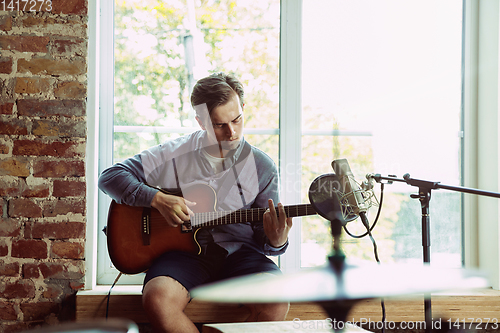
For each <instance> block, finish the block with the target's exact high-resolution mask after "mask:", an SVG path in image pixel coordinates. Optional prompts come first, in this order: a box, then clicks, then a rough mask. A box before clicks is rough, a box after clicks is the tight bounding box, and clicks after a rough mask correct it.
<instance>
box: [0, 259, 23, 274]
mask: <svg viewBox="0 0 500 333" xmlns="http://www.w3.org/2000/svg"><path fill="white" fill-rule="evenodd" d="M19 268H20V267H19V263H18V262H5V261H4V260H0V276H14V277H16V276H19Z"/></svg>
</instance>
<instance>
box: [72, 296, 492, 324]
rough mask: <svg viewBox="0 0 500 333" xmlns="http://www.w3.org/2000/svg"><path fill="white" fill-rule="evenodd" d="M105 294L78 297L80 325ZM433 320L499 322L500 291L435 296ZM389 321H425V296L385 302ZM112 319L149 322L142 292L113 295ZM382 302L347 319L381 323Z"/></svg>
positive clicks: (293, 310)
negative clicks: (494, 319)
mask: <svg viewBox="0 0 500 333" xmlns="http://www.w3.org/2000/svg"><path fill="white" fill-rule="evenodd" d="M106 297H107V295H106V294H103V293H96V292H89V291H80V292H78V294H77V297H76V319H77V321H79V322H82V321H88V320H92V319H95V318H104V317H105V316H106ZM431 302H432V314H433V318H434V319H437V318H442V319H443V320H445V321H446V320H451V321H456V320H457V319H458V320H460V321H462V320H463V321H465V322H471V321H475V320H478V319H481V318H496V319H498V321H499V322H500V292H499V291H494V290H480V291H475V292H474V293H469V294H460V295H459V294H456V295H433V296H432V300H431ZM385 307H386V321H392V322H403V321H405V322H410V321H413V322H416V321H423V320H424V305H423V296H421V297H413V298H411V299H408V298H405V299H390V300H386V301H385ZM185 312H186V314H187V315H188V316H189V317H190V319H191V320H192V321H193V322H195V323H227V322H241V321H244V320H245V318H246V317H247V316H248V311H247V309H246V308H245V307H243V306H240V305H237V304H215V303H207V302H202V301H196V300H193V301H191V303H190V304H189V305H188V307H187V308H186V311H185ZM109 317H111V318H127V319H130V320H133V321H134V322H136V323H147V318H146V316H145V313H144V310H143V309H142V304H141V295H140V293H137V292H136V293H129V294H127V293H120V294H117V295H114V294H112V295H111V297H110V300H109ZM326 318H329V316H328V315H327V314H326V313H325V311H324V310H323V308H322V307H321V305H319V304H316V303H312V302H310V303H309V302H306V303H292V304H291V305H290V311H289V313H288V316H287V318H286V320H294V319H296V320H324V319H326ZM381 319H382V309H381V303H380V299H367V300H360V301H358V302H356V303H355V305H354V306H353V308H352V310H351V311H350V313H349V315H348V318H347V320H348V321H354V322H359V321H360V320H371V321H380V320H381Z"/></svg>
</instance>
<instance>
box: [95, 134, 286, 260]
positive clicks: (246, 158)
mask: <svg viewBox="0 0 500 333" xmlns="http://www.w3.org/2000/svg"><path fill="white" fill-rule="evenodd" d="M207 142H208V140H207V137H206V132H205V131H202V130H200V131H197V132H194V133H191V134H188V135H185V136H182V137H180V138H177V139H174V140H170V141H167V142H165V143H163V144H161V145H158V146H155V147H152V148H150V149H147V150H145V151H143V152H141V153H140V154H137V155H135V156H134V157H131V158H129V159H126V160H125V161H123V162H120V163H117V164H115V165H113V166H111V167H110V168H108V169H106V170H104V171H103V173H102V174H101V176H100V177H99V188H100V189H101V190H102V191H103V192H104V193H106V194H108V195H109V196H110V197H111V198H112V199H113V200H115V201H116V202H118V203H121V204H126V205H130V206H142V207H151V202H152V200H153V197H154V196H155V195H156V193H157V192H158V191H159V190H158V189H157V188H155V187H159V188H162V189H169V190H175V189H176V190H179V189H180V190H182V189H183V188H186V187H187V186H192V185H193V184H197V183H200V184H206V185H209V186H211V187H212V188H213V189H214V190H215V192H216V193H217V205H216V210H217V211H235V210H239V209H250V208H266V207H268V203H267V201H268V199H273V201H274V202H275V203H278V202H279V193H278V188H279V184H278V172H277V168H276V164H275V163H274V162H273V160H272V159H271V158H270V157H269V156H268V155H266V154H265V153H264V152H262V151H261V150H259V149H257V148H256V147H254V146H252V145H250V144H249V143H247V142H246V141H245V140H244V139H242V141H241V143H240V145H239V147H238V148H237V149H236V151H234V152H232V153H231V154H230V155H229V156H228V157H227V158H226V159H225V160H224V168H223V171H222V172H219V173H216V172H215V171H214V169H213V167H212V166H211V164H210V162H209V161H208V160H207V158H206V157H205V154H203V153H202V149H205V148H206V143H207ZM187 199H188V198H187ZM198 235H199V237H198V238H197V239H198V241H199V242H200V245H202V246H206V245H207V244H208V243H209V242H211V241H212V240H213V242H215V243H216V244H218V245H219V246H221V247H223V248H224V249H226V250H227V251H228V253H229V254H231V253H233V252H234V251H236V250H238V249H239V248H240V247H241V246H243V245H245V246H248V247H251V248H254V249H255V250H257V251H259V252H261V253H264V254H266V255H280V254H283V253H284V252H285V250H286V248H287V247H288V241H287V242H286V244H285V245H283V246H282V247H280V248H274V247H272V246H270V245H269V240H268V238H267V236H266V235H265V233H264V228H263V223H262V221H256V222H245V221H244V222H242V223H237V224H228V225H223V226H216V227H213V228H203V229H202V230H200V232H198Z"/></svg>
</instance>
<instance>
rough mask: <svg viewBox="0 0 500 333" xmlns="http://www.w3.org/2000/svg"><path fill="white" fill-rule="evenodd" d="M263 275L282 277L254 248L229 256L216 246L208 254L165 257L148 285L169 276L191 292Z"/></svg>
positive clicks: (157, 263)
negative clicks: (210, 284) (197, 288)
mask: <svg viewBox="0 0 500 333" xmlns="http://www.w3.org/2000/svg"><path fill="white" fill-rule="evenodd" d="M262 272H268V273H273V274H281V271H280V269H279V268H278V266H277V265H276V264H275V263H274V262H273V261H272V260H271V259H269V258H268V257H266V256H265V255H264V254H262V253H258V252H257V251H255V250H253V249H249V248H246V247H243V248H241V249H239V250H238V251H236V252H235V253H233V254H231V255H229V256H227V257H226V253H225V251H224V250H222V249H220V248H219V247H218V246H216V248H215V249H212V251H207V254H205V255H196V254H192V253H188V252H181V251H172V252H167V253H165V254H163V255H162V256H160V257H159V258H158V259H157V260H156V261H155V262H154V263H153V265H151V267H150V268H149V270H148V271H147V272H146V277H145V278H144V285H146V283H147V282H148V281H149V280H151V279H152V278H155V277H157V276H169V277H171V278H173V279H175V280H177V281H178V282H180V283H181V284H182V285H183V286H184V287H185V288H186V289H187V290H188V291H189V290H191V289H192V288H194V287H196V286H199V285H201V284H204V283H209V282H214V281H219V280H223V279H228V278H233V277H238V276H243V275H247V274H254V273H262Z"/></svg>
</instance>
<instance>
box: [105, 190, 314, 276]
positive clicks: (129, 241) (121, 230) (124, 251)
mask: <svg viewBox="0 0 500 333" xmlns="http://www.w3.org/2000/svg"><path fill="white" fill-rule="evenodd" d="M171 194H176V195H179V194H180V193H171ZM182 196H183V197H184V198H185V199H187V200H189V201H193V202H196V205H195V206H193V208H192V210H193V212H194V213H195V214H194V216H192V218H191V220H190V221H189V222H187V223H184V224H183V225H181V226H179V227H176V228H174V227H171V226H169V225H168V224H167V222H166V220H165V218H164V217H163V216H162V215H161V214H160V212H159V211H158V210H156V209H154V208H144V207H133V206H128V205H124V204H118V203H116V202H115V201H112V202H111V205H110V207H109V214H108V224H107V227H106V235H107V242H108V251H109V256H110V258H111V261H112V263H113V265H114V266H115V267H116V268H117V269H118V270H119V271H121V272H122V273H125V274H137V273H141V272H144V271H145V270H147V269H148V268H149V267H150V266H151V264H152V262H153V261H154V260H155V259H156V258H158V257H159V256H160V255H162V254H163V253H165V252H167V251H173V250H180V251H187V252H192V253H198V254H199V253H201V247H200V246H199V244H198V242H197V241H196V233H197V232H198V230H200V228H211V227H214V226H221V225H227V224H235V223H242V222H256V221H261V220H262V216H263V215H264V212H265V211H266V208H252V209H241V210H235V211H215V207H216V203H217V196H216V193H215V191H214V189H213V188H212V187H210V186H209V185H205V184H197V185H193V186H190V187H189V188H187V189H183V193H182ZM284 208H285V213H286V215H287V216H288V217H297V216H305V215H314V214H316V211H315V210H314V208H313V207H312V205H310V204H299V205H292V206H284ZM276 211H278V210H277V209H276Z"/></svg>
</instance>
